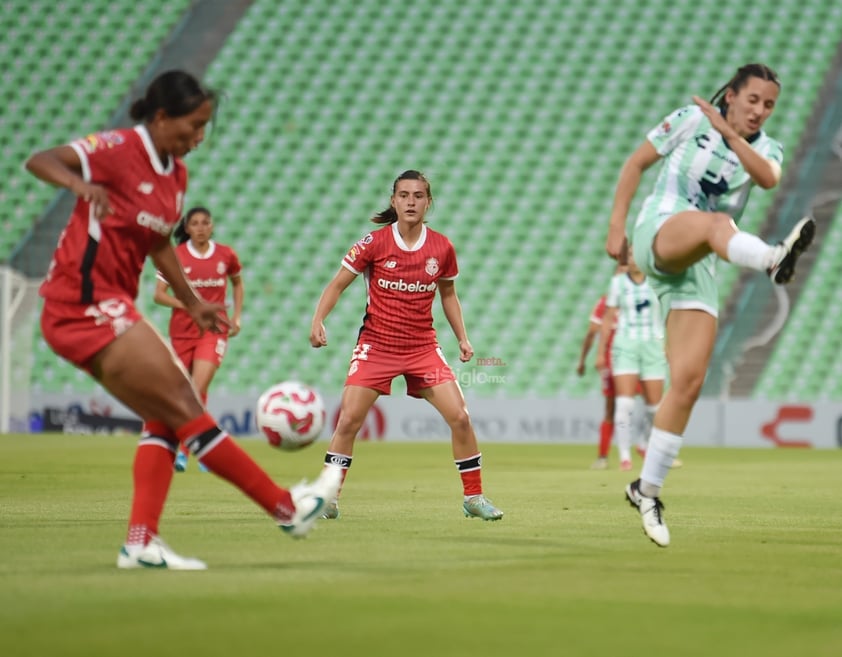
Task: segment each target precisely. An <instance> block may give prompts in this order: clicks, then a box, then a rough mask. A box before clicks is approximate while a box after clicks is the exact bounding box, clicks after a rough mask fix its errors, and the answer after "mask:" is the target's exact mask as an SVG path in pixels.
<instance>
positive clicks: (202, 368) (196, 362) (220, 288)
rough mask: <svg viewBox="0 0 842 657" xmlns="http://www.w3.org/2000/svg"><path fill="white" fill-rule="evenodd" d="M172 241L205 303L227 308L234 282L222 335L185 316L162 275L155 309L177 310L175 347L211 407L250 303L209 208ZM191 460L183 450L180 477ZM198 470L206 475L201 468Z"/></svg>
mask: <svg viewBox="0 0 842 657" xmlns="http://www.w3.org/2000/svg"><path fill="white" fill-rule="evenodd" d="M173 236H174V237H175V241H176V242H178V246H176V247H175V254H176V256H177V257H178V261H179V262H180V263H181V268H182V269H183V270H184V273H185V275H186V276H187V279H188V280H189V281H190V283H191V284H192V285H193V288H194V289H195V290H196V291H197V292H198V293H199V294H200V295H201V296H202V298H203V299H204V300H205V301H208V302H209V303H215V304H217V305H220V306H224V305H225V296H226V293H227V290H228V281H229V279H230V281H231V287H232V290H233V301H234V307H233V311H232V313H231V317H230V318H228V324H224V325H222V327H221V330H220V332H219V333H209V332H205V333H203V332H202V331H200V330H199V327H198V326H196V322H194V321H193V320H192V319H191V317H190V315H189V313H188V312H187V311H186V310H184V304H183V303H181V301H179V300H178V299H177V298H176V297H174V296H172V295H171V294H168V293H167V290H168V289H169V287H170V284H169V282H168V281H167V279H166V277H164V275H163V274H162V273H161V272H158V275H157V276H158V280H157V282H156V284H155V296H154V299H155V303H158V304H160V305H162V306H167V307H169V308H172V309H173V311H172V315H171V316H170V326H169V334H170V342H171V343H172V346H173V349H174V350H175V353H176V355H177V356H178V357H179V359H180V360H181V362H182V363H184V367H186V368H187V371H188V372H190V377H191V378H192V379H193V384H194V385H195V386H196V390H198V392H199V396H200V397H201V398H202V403H203V404H207V401H208V388H210V384H211V381H213V377H214V375H215V374H216V371H217V370H218V369H219V366H220V365H222V359H223V358H224V357H225V352H226V350H227V348H228V338H229V337H234V336H235V335H237V334H238V333H239V332H240V321H241V320H240V318H241V316H242V314H243V299H244V298H245V289H244V287H243V278H242V276H241V275H240V272H241V270H242V266H241V265H240V259H239V257H237V253H236V251H234V249H232V248H231V247H230V246H227V245H225V244H221V243H219V242H217V241H215V240H213V239H212V237H213V217H212V216H211V213H210V210H208V209H207V208H203V207H195V208H190V209H189V210H188V211H187V214H185V215H184V218H183V219H182V220H181V221H179V222H178V224H177V225H176V227H175V230H174V231H173ZM229 325H230V326H229ZM187 455H188V450H187V447H186V446H185V445H183V444H182V445H181V446H180V447H179V451H178V454H177V455H176V457H175V469H176V471H177V472H184V471H185V470H186V469H187ZM199 468H200V469H201V470H206V468H205V466H203V465H202V464H201V463H199Z"/></svg>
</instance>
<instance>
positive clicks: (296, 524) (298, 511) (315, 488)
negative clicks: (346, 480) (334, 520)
mask: <svg viewBox="0 0 842 657" xmlns="http://www.w3.org/2000/svg"><path fill="white" fill-rule="evenodd" d="M341 485H342V468H340V467H339V466H337V465H326V466H325V467H324V469H322V472H321V474H320V475H319V476H318V478H317V479H316V480H315V481H314V482H313V483H312V484H308V483H306V482H301V483H300V484H298V485H297V486H293V487H292V488H291V489H290V491H289V492H290V494H291V495H292V501H293V503H294V504H295V513H293V514H292V519H291V520H290V521H289V522H288V523H285V524H282V525H280V528H281V530H282V531H284V532H286V533H287V534H289V535H290V536H292V537H293V538H304V537H305V536H307V534H309V533H310V530H311V529H312V528H313V525H315V524H316V520H318V519H319V518H321V517H322V515H323V513H324V511H325V508H326V507H327V505H328V504H329V503H330V502H332V501H333V500H335V499H336V496H337V495H339V487H340V486H341Z"/></svg>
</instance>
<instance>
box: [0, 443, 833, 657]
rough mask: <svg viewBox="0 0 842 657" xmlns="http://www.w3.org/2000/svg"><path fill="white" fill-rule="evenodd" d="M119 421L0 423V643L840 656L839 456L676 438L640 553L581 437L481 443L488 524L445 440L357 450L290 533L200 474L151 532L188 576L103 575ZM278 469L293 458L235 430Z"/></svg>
mask: <svg viewBox="0 0 842 657" xmlns="http://www.w3.org/2000/svg"><path fill="white" fill-rule="evenodd" d="M134 444H135V440H134V438H129V437H62V436H0V654H2V655H3V656H4V657H27V656H33V657H34V656H38V657H54V656H75V655H79V656H80V657H81V656H85V657H98V656H103V657H105V656H108V657H112V656H114V657H132V656H134V655H144V656H152V657H156V656H161V655H185V654H195V655H200V656H201V657H214V656H217V655H219V656H223V655H224V656H229V657H230V656H231V655H261V656H262V655H273V656H276V655H304V656H311V655H312V656H322V655H325V656H327V655H335V656H341V655H360V656H362V655H366V656H380V655H383V656H387V655H388V656H394V657H403V656H408V657H413V656H416V655H417V656H422V655H423V656H430V657H435V656H450V655H453V656H457V655H458V656H462V655H464V656H466V657H467V656H472V657H473V656H497V655H500V656H503V655H505V656H517V657H532V656H534V655H565V656H571V657H575V656H588V655H594V656H597V655H598V656H612V655H617V656H618V655H629V654H653V655H659V656H663V657H667V656H669V655H680V656H695V655H699V656H702V655H704V656H705V657H710V656H711V655H716V656H729V655H763V656H764V657H773V656H777V655H781V656H783V655H786V656H787V657H791V656H792V655H807V656H809V657H820V656H823V655H827V656H828V657H830V656H833V657H837V656H838V655H840V654H842V452H835V451H834V452H830V451H821V452H820V451H806V450H805V451H795V450H793V451H786V452H785V451H773V450H769V451H765V450H714V449H686V450H684V451H683V452H682V458H683V459H684V461H685V467H684V468H683V469H681V470H676V471H675V472H674V473H672V474H671V475H670V478H669V480H668V482H667V488H666V490H665V492H664V501H665V504H666V507H667V508H666V519H667V522H668V524H669V526H670V530H671V533H672V545H671V546H670V547H669V548H667V549H659V548H657V547H656V546H654V545H653V544H652V543H650V542H649V541H648V540H647V539H646V538H645V536H644V535H643V532H642V530H641V528H640V521H639V518H638V517H637V515H636V514H635V512H634V511H633V510H632V509H631V508H630V507H629V506H628V505H627V504H626V503H625V502H624V500H623V499H622V498H623V495H622V489H623V486H624V485H625V484H626V482H627V481H628V479H629V477H628V476H627V475H626V474H624V473H620V472H617V471H615V470H609V471H604V472H593V471H590V470H588V465H589V463H590V461H591V459H592V457H593V451H594V450H593V448H592V447H585V446H573V447H568V446H547V445H497V444H494V445H486V446H485V448H484V450H483V451H484V466H485V468H484V480H485V488H486V492H487V493H488V495H489V497H491V498H492V499H493V500H494V502H495V503H496V504H497V505H498V506H500V507H501V508H502V509H504V510H505V512H506V517H505V518H504V519H503V520H502V521H501V522H498V523H484V522H481V521H479V520H474V519H472V520H468V519H466V518H464V517H463V516H462V513H461V510H460V499H461V488H460V486H459V480H458V475H457V474H456V471H455V468H454V466H453V464H452V461H451V458H450V450H449V446H448V445H446V444H443V443H427V444H388V443H385V444H384V443H380V444H370V443H360V444H358V446H357V450H356V454H355V462H354V467H353V470H352V471H351V475H350V477H349V479H348V484H347V486H346V490H345V492H344V494H343V498H342V505H341V507H342V514H343V515H342V518H341V519H340V520H338V521H323V522H321V524H319V525H318V526H317V528H316V530H315V531H314V532H313V533H312V534H311V535H310V537H308V538H307V539H306V540H303V541H293V540H291V539H289V538H288V537H287V536H284V535H283V534H282V533H281V532H280V531H278V530H277V529H275V528H274V527H273V525H272V523H271V521H270V520H269V519H268V518H267V517H265V516H264V515H263V512H262V511H261V510H259V509H258V508H257V507H255V506H253V505H252V504H251V502H249V501H248V500H247V499H246V498H244V497H242V496H241V495H240V494H239V493H238V492H237V491H236V490H234V489H233V488H231V487H230V486H228V485H227V484H226V483H224V482H221V481H220V480H218V479H216V477H214V476H213V475H209V474H201V473H199V472H198V470H197V469H196V468H195V462H192V463H191V469H190V470H189V471H188V472H186V473H184V474H179V475H176V477H175V480H174V484H173V489H172V492H171V495H170V502H169V504H168V507H167V510H166V512H165V515H164V520H163V523H162V526H161V533H162V535H163V536H164V538H165V539H166V540H167V541H168V542H169V543H170V544H171V545H172V546H173V547H174V548H175V549H176V550H177V551H179V552H181V553H182V554H185V555H195V556H198V557H200V558H202V559H205V560H206V561H207V562H208V563H209V565H210V570H208V571H207V572H198V573H196V572H193V573H188V572H181V573H179V572H166V571H118V570H117V569H116V567H115V560H116V557H117V551H118V549H119V547H120V544H121V543H122V541H123V538H124V532H125V524H126V518H127V513H128V503H129V494H130V471H131V470H130V465H131V459H132V452H133V449H134ZM243 444H244V446H245V448H246V449H247V450H248V451H249V452H250V453H252V454H253V455H254V456H255V458H257V459H258V460H259V461H260V462H261V463H262V464H263V465H264V466H265V467H266V468H267V469H268V470H269V471H270V472H271V473H272V474H273V476H275V477H276V479H277V480H278V481H280V482H282V483H285V484H291V483H295V482H296V481H297V480H298V479H299V478H300V477H302V476H307V477H312V476H314V475H315V474H316V473H317V472H318V470H319V468H320V463H321V460H322V456H323V448H324V444H319V445H317V446H316V447H313V448H310V449H308V450H305V451H302V452H300V453H296V454H286V453H282V452H275V451H273V450H271V449H269V448H268V447H267V446H266V445H264V444H263V443H261V442H258V441H245V442H244V443H243Z"/></svg>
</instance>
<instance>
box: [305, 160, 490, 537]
mask: <svg viewBox="0 0 842 657" xmlns="http://www.w3.org/2000/svg"><path fill="white" fill-rule="evenodd" d="M432 200H433V197H432V193H431V191H430V183H429V182H428V181H427V179H426V178H425V177H424V175H423V174H421V173H420V172H418V171H414V170H409V171H405V172H403V173H402V174H401V175H400V176H398V178H397V179H396V180H395V182H394V184H393V185H392V197H391V204H390V205H389V207H388V208H387V209H386V210H383V211H382V212H380V213H378V214H377V215H375V216H374V217H373V218H372V221H373V222H374V223H377V224H386V225H385V226H384V227H383V228H381V229H379V230H376V231H374V232H372V233H369V234H368V235H366V236H365V237H364V238H362V239H361V240H360V241H358V242H357V243H356V244H354V245H353V246H352V247H351V249H350V251H348V253H347V254H346V255H345V258H344V259H343V260H342V266H341V267H340V269H339V272H338V273H337V274H336V276H334V278H333V280H332V281H331V282H330V283H328V285H327V287H326V288H325V290H324V292H323V293H322V296H321V298H320V299H319V303H318V305H317V307H316V312H315V314H314V316H313V324H312V327H311V331H310V344H311V345H312V346H313V347H317V348H318V347H323V346H325V345H326V344H327V333H326V331H325V327H324V320H325V319H326V318H327V316H328V314H329V313H330V312H331V310H333V308H334V306H335V305H336V303H337V301H338V300H339V297H340V295H341V294H342V292H343V291H344V290H345V289H346V288H347V287H348V286H349V285H350V284H351V283H352V282H353V281H354V279H356V277H357V276H358V275H360V274H362V275H363V277H364V279H365V282H366V286H367V290H368V299H367V304H366V309H365V317H364V318H363V325H362V328H361V329H360V334H359V338H358V341H357V345H356V347H355V348H354V353H353V355H352V357H351V366H350V369H349V371H348V377H347V379H346V381H345V390H344V392H343V394H342V403H341V408H340V412H339V420H338V422H337V425H336V430H335V431H334V433H333V437H332V438H331V441H330V445H329V446H328V451H327V455H326V456H325V464H326V465H327V466H329V465H331V464H335V465H339V466H340V467H341V468H342V471H343V473H344V474H347V471H348V468H350V466H351V459H352V454H353V449H354V439H355V438H356V436H357V432H358V431H359V430H360V427H361V426H362V423H363V421H364V420H365V417H366V415H367V414H368V411H369V409H370V408H371V407H372V406H373V405H374V402H375V401H376V400H377V398H378V397H379V396H380V395H388V394H389V393H390V392H391V386H392V379H394V378H395V377H397V376H403V377H404V379H405V380H406V384H407V394H409V395H411V396H413V397H420V398H422V399H426V400H427V401H428V402H430V403H431V404H432V405H433V406H434V407H435V408H436V410H437V411H438V412H439V413H441V415H442V417H443V418H444V420H445V421H446V422H447V424H448V426H449V427H450V431H451V441H452V447H453V458H454V460H455V462H456V468H457V470H458V471H459V474H460V475H461V478H462V488H463V495H464V498H463V503H462V509H463V511H464V513H465V515H466V516H468V517H477V518H482V519H483V520H499V519H500V518H502V517H503V512H502V511H500V509H498V508H496V507H495V506H494V505H493V504H492V503H491V502H490V501H489V500H488V499H487V498H486V497H485V496H484V495H483V491H482V476H481V466H482V456H481V454H480V452H479V447H478V446H477V437H476V434H475V433H474V428H473V425H472V424H471V418H470V416H469V415H468V409H467V406H466V404H465V398H464V396H463V395H462V390H461V388H460V387H459V384H458V383H457V382H456V377H455V375H454V373H453V370H452V369H451V368H450V366H449V365H448V364H447V361H446V360H445V358H444V354H443V353H442V350H441V348H440V347H439V345H438V341H437V340H436V332H435V329H434V328H433V313H432V306H433V299H435V296H436V291H437V290H438V292H439V295H440V297H441V303H442V308H443V309H444V314H445V317H447V321H448V323H449V324H450V327H451V328H452V329H453V332H454V334H455V335H456V339H457V340H458V341H459V352H460V353H459V359H460V360H461V361H462V362H467V361H468V360H470V359H471V358H472V357H473V355H474V350H473V347H472V346H471V343H470V342H469V341H468V334H467V331H466V330H465V323H464V320H463V317H462V306H461V304H460V303H459V298H458V297H457V296H456V286H455V284H454V279H455V278H456V276H457V275H458V274H459V268H458V266H457V263H456V252H455V250H454V249H453V245H452V244H451V242H450V240H449V239H447V238H446V237H445V236H444V235H442V234H441V233H438V232H436V231H434V230H431V229H429V228H427V226H426V225H425V224H424V216H425V215H426V213H427V209H428V208H429V207H430V204H431V203H432ZM343 479H344V477H343ZM325 517H327V518H338V517H339V508H338V506H337V503H336V500H333V502H332V503H331V504H329V505H328V506H327V508H326V509H325Z"/></svg>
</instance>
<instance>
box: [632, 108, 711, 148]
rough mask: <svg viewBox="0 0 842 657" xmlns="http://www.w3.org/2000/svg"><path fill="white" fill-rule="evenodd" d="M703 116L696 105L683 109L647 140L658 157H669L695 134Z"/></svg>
mask: <svg viewBox="0 0 842 657" xmlns="http://www.w3.org/2000/svg"><path fill="white" fill-rule="evenodd" d="M703 116H704V114H702V110H701V109H699V108H698V107H696V106H695V105H688V106H686V107H681V108H679V109H677V110H675V111H674V112H672V113H671V114H669V115H668V116H666V117H665V118H664V120H663V121H661V122H660V123H659V124H658V125H657V126H655V127H654V128H652V129H651V130H650V131H649V132H648V133H647V135H646V139H648V140H649V142H650V143H651V144H652V145H653V146H654V147H655V150H656V151H658V155H661V156H664V155H667V154H669V153H671V152H672V151H673V149H674V148H675V147H676V146H678V144H680V143H681V142H682V141H684V140H685V139H687V138H688V137H689V136H690V135H691V134H693V131H694V130H695V129H696V126H698V125H699V122H700V121H701V119H702V117H703Z"/></svg>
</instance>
